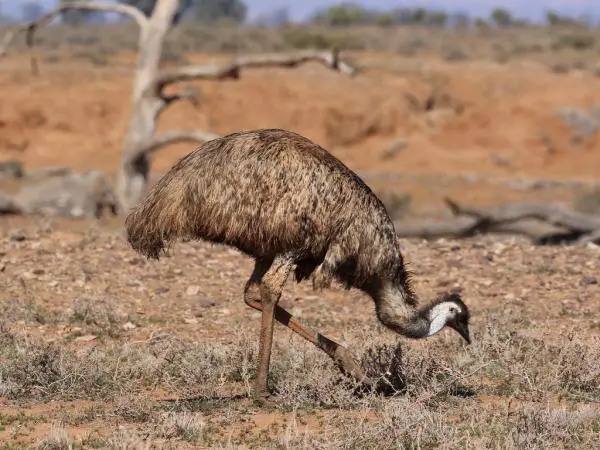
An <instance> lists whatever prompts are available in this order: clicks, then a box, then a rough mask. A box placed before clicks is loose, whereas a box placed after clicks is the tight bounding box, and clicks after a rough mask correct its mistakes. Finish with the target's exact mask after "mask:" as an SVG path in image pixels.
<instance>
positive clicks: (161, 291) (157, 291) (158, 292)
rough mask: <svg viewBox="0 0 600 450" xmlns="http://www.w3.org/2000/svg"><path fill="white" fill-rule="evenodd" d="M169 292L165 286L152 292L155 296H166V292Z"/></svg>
mask: <svg viewBox="0 0 600 450" xmlns="http://www.w3.org/2000/svg"><path fill="white" fill-rule="evenodd" d="M169 290H170V289H169V288H168V287H166V286H161V287H158V288H156V289H155V290H154V293H155V294H166V293H167V292H169Z"/></svg>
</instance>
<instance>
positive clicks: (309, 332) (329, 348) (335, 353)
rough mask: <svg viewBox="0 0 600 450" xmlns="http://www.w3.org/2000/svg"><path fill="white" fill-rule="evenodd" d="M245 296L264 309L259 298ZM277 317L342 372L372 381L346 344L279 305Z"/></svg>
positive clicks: (250, 302)
mask: <svg viewBox="0 0 600 450" xmlns="http://www.w3.org/2000/svg"><path fill="white" fill-rule="evenodd" d="M244 298H245V301H246V304H247V305H248V306H250V307H252V308H254V309H256V310H258V311H263V304H262V303H261V302H260V301H259V300H258V299H256V298H255V297H253V296H252V295H246V296H245V297H244ZM275 319H276V320H277V321H278V322H279V323H281V324H283V325H285V326H286V327H288V328H289V329H290V330H292V331H293V332H294V333H296V334H299V335H300V336H302V337H303V338H304V339H306V340H307V341H308V342H311V343H312V344H313V345H315V346H316V347H317V348H319V349H321V350H323V351H324V352H325V353H326V354H327V355H329V357H330V358H331V359H333V361H334V362H335V363H336V364H337V366H338V367H339V368H340V370H341V371H342V373H344V374H346V375H349V376H351V377H353V378H354V379H356V380H357V381H362V382H366V383H369V382H370V380H368V379H367V378H366V376H365V372H364V370H363V369H362V367H361V366H360V364H359V363H358V362H357V361H356V360H355V359H354V358H353V357H352V355H351V354H350V352H349V351H348V350H347V349H346V348H345V347H344V346H342V345H340V344H338V343H337V342H335V341H333V340H331V339H329V338H328V337H327V336H325V335H324V334H321V333H319V332H318V331H315V330H313V329H312V328H310V327H308V326H306V325H304V324H302V323H301V322H300V321H298V319H296V318H295V317H294V316H292V315H291V314H290V313H289V312H287V311H286V310H285V309H283V308H282V307H281V306H279V305H275Z"/></svg>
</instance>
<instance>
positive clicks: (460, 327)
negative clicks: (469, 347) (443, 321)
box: [448, 322, 471, 344]
mask: <svg viewBox="0 0 600 450" xmlns="http://www.w3.org/2000/svg"><path fill="white" fill-rule="evenodd" d="M448 325H450V327H452V328H454V329H455V330H456V331H457V332H458V334H460V335H461V336H462V337H463V339H464V340H465V341H467V344H470V343H471V337H470V336H469V325H468V324H467V323H465V322H457V323H452V324H448Z"/></svg>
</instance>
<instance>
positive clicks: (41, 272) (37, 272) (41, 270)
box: [33, 269, 46, 275]
mask: <svg viewBox="0 0 600 450" xmlns="http://www.w3.org/2000/svg"><path fill="white" fill-rule="evenodd" d="M45 273H46V271H45V270H44V269H33V274H34V275H44V274H45Z"/></svg>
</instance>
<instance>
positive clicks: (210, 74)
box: [156, 49, 357, 92]
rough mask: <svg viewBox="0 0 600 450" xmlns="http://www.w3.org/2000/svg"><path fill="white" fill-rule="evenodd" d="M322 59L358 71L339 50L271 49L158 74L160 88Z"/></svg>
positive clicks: (334, 66) (346, 71) (342, 69)
mask: <svg viewBox="0 0 600 450" xmlns="http://www.w3.org/2000/svg"><path fill="white" fill-rule="evenodd" d="M309 62H318V63H321V64H323V65H324V66H325V67H327V68H329V69H331V70H335V71H338V72H340V73H342V74H344V75H350V76H352V75H354V74H356V72H357V69H356V68H355V67H353V66H352V65H350V64H349V63H348V62H345V61H343V60H341V59H340V58H339V52H338V50H337V49H334V50H332V51H330V52H317V51H310V50H307V51H302V52H298V53H267V54H258V55H243V56H238V57H236V58H235V59H234V60H233V61H232V62H230V63H225V64H204V65H200V66H184V67H178V68H176V69H169V70H165V71H163V72H161V73H160V74H159V75H158V76H157V78H156V89H157V92H161V91H162V89H163V88H164V87H165V86H167V85H169V84H171V83H177V82H180V81H189V80H225V79H237V78H239V77H240V72H241V70H242V69H250V68H252V69H256V68H273V67H284V68H294V67H297V66H299V65H301V64H306V63H309Z"/></svg>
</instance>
